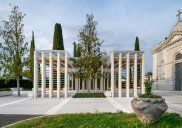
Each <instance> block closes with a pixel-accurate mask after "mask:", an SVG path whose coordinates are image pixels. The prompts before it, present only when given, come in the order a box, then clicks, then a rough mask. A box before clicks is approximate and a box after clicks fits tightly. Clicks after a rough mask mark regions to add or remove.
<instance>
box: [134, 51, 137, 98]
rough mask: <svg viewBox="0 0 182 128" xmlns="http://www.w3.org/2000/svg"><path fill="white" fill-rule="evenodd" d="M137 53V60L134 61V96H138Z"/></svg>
mask: <svg viewBox="0 0 182 128" xmlns="http://www.w3.org/2000/svg"><path fill="white" fill-rule="evenodd" d="M137 59H138V58H137V53H135V60H134V88H133V89H134V96H135V97H136V96H137V67H138V66H137Z"/></svg>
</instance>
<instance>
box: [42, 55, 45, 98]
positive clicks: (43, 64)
mask: <svg viewBox="0 0 182 128" xmlns="http://www.w3.org/2000/svg"><path fill="white" fill-rule="evenodd" d="M44 97H45V58H44V53H42V98H44Z"/></svg>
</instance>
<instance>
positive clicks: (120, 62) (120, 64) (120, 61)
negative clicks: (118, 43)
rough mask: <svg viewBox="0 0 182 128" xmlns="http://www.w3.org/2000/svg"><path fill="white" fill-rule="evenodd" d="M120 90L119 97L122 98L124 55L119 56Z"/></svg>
mask: <svg viewBox="0 0 182 128" xmlns="http://www.w3.org/2000/svg"><path fill="white" fill-rule="evenodd" d="M118 84H119V85H118V86H119V87H118V88H119V97H121V96H122V53H120V54H119V74H118Z"/></svg>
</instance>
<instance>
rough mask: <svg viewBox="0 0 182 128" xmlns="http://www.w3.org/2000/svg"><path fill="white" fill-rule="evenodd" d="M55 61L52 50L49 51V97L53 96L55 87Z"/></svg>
mask: <svg viewBox="0 0 182 128" xmlns="http://www.w3.org/2000/svg"><path fill="white" fill-rule="evenodd" d="M52 65H53V62H52V52H50V53H49V98H52V89H53V87H52V86H53V66H52Z"/></svg>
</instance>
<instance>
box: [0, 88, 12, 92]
mask: <svg viewBox="0 0 182 128" xmlns="http://www.w3.org/2000/svg"><path fill="white" fill-rule="evenodd" d="M0 91H8V92H9V91H12V90H11V89H10V88H1V89H0Z"/></svg>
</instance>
